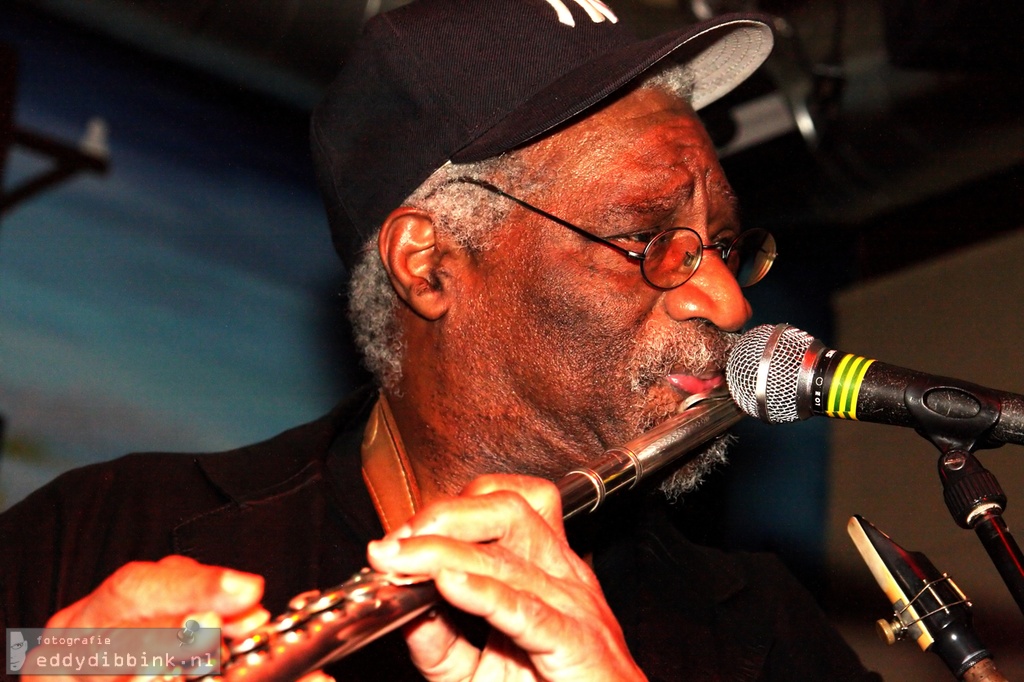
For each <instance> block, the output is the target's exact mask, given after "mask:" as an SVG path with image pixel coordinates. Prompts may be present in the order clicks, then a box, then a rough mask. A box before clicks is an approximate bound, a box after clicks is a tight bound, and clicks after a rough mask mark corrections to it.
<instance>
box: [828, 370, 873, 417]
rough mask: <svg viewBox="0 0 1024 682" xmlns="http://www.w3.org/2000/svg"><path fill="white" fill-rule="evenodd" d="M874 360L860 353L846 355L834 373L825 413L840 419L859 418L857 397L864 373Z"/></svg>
mask: <svg viewBox="0 0 1024 682" xmlns="http://www.w3.org/2000/svg"><path fill="white" fill-rule="evenodd" d="M872 362H874V360H869V359H867V358H864V357H861V356H859V355H850V354H847V355H844V356H843V359H842V360H840V361H839V364H838V365H837V366H836V371H835V374H833V375H832V385H831V386H830V387H829V390H828V402H827V404H828V409H826V410H825V414H827V415H828V416H829V417H838V418H840V419H857V398H858V396H860V387H861V384H862V383H863V382H864V375H865V374H867V371H868V367H870V366H871V363H872Z"/></svg>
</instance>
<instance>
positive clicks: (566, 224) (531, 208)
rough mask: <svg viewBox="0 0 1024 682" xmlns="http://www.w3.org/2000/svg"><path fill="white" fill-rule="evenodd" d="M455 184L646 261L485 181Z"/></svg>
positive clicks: (466, 179) (472, 180)
mask: <svg viewBox="0 0 1024 682" xmlns="http://www.w3.org/2000/svg"><path fill="white" fill-rule="evenodd" d="M455 182H466V183H469V184H470V185H476V186H477V187H482V188H484V189H486V190H487V191H489V192H494V193H495V194H498V195H500V196H503V197H505V198H506V199H508V200H509V201H514V202H516V203H517V204H519V205H520V206H522V207H523V208H525V209H526V210H528V211H533V212H534V213H536V214H537V215H540V216H543V217H545V218H547V219H548V220H550V221H552V222H555V223H558V224H559V225H561V226H562V227H565V228H568V229H570V230H572V231H573V232H575V233H576V234H578V235H580V236H581V237H585V238H587V239H590V240H592V241H595V242H599V243H601V244H604V245H606V246H610V247H611V248H613V249H615V250H616V251H618V252H619V253H621V254H622V255H624V256H627V257H629V258H635V259H636V260H641V261H642V260H643V259H644V254H642V253H637V252H636V251H630V250H629V249H627V248H624V247H622V246H619V245H618V244H616V243H615V242H613V241H609V240H607V239H604V238H602V237H598V236H597V235H596V234H591V233H590V232H587V231H586V230H584V229H583V228H581V227H576V226H575V225H573V224H572V223H570V222H569V221H567V220H562V219H561V218H559V217H558V216H556V215H553V214H551V213H548V212H547V211H545V210H544V209H542V208H537V207H536V206H534V205H532V204H529V203H527V202H525V201H523V200H522V199H520V198H519V197H514V196H512V195H511V194H509V193H508V192H505V191H503V190H501V189H498V188H497V187H495V186H494V185H492V184H491V183H489V182H486V181H485V180H477V179H476V178H457V179H456V180H455Z"/></svg>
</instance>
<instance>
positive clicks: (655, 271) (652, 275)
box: [452, 177, 778, 291]
mask: <svg viewBox="0 0 1024 682" xmlns="http://www.w3.org/2000/svg"><path fill="white" fill-rule="evenodd" d="M452 182H465V183H468V184H471V185H476V186H477V187H482V188H483V189H485V190H487V191H488V192H493V193H494V194H497V195H499V196H502V197H505V198H506V199H509V200H511V201H514V202H515V203H517V204H519V205H520V206H522V207H523V208H525V209H527V210H529V211H533V212H534V213H536V214H538V215H541V216H543V217H545V218H547V219H548V220H550V221H552V222H555V223H558V224H559V225H561V226H562V227H566V228H568V229H570V230H572V231H573V232H575V233H576V234H578V235H580V236H581V237H585V238H586V239H589V240H591V241H595V242H597V243H599V244H604V245H605V246H607V247H609V248H612V249H614V250H616V251H618V252H619V253H621V254H622V255H624V256H626V257H627V258H632V259H633V260H638V261H640V274H641V275H643V278H644V281H646V282H647V283H648V284H650V285H651V286H652V287H654V288H655V289H662V290H665V291H667V290H669V289H675V288H676V287H678V286H681V285H682V284H684V283H685V282H686V281H687V280H688V279H690V278H691V277H693V273H695V272H697V268H699V267H700V264H701V259H702V258H703V256H704V251H705V250H709V249H710V250H713V251H718V252H719V254H720V255H721V257H722V261H723V262H724V263H725V265H726V267H728V268H729V271H730V272H732V274H733V276H734V277H735V278H736V281H737V282H738V283H739V285H740V286H741V287H749V286H751V285H754V284H757V283H758V282H760V281H761V280H762V279H764V276H765V275H766V274H768V271H769V270H770V269H771V267H772V263H773V262H774V261H775V257H776V256H777V255H778V252H777V251H776V249H775V237H773V236H772V234H771V233H770V232H768V231H767V230H762V229H760V228H755V229H752V230H747V231H745V232H742V233H740V235H739V236H738V237H736V238H735V239H732V240H730V241H727V242H726V241H722V242H715V243H714V244H704V243H703V240H702V239H701V237H700V235H699V234H697V232H696V231H695V230H692V229H690V228H689V227H672V228H669V229H667V230H663V231H661V232H659V233H658V234H656V235H654V237H652V238H651V239H650V241H648V242H647V244H646V246H644V248H643V250H642V251H630V250H629V249H627V248H624V247H622V246H620V245H619V244H616V243H615V242H614V241H612V240H611V239H605V238H604V237H598V236H597V235H596V234H592V233H590V232H587V231H586V230H584V229H583V228H580V227H576V226H575V225H573V224H572V223H570V222H568V221H567V220H562V219H561V218H559V217H558V216H556V215H552V214H551V213H548V212H547V211H545V210H543V209H540V208H537V207H536V206H533V205H531V204H528V203H526V202H525V201H523V200H522V199H519V198H517V197H514V196H512V195H511V194H509V193H508V192H505V191H504V190H501V189H498V188H497V187H495V186H494V185H492V184H491V183H489V182H486V181H484V180H477V179H476V178H468V177H464V178H456V179H455V180H453V181H452ZM612 239H615V238H614V237H613V238H612Z"/></svg>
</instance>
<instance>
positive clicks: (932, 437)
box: [905, 382, 1024, 614]
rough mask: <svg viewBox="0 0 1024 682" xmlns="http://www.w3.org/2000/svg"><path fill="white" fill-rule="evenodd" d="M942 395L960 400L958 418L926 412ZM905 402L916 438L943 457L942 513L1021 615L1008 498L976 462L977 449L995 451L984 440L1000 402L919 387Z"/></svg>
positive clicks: (1019, 559) (1021, 558) (1019, 569)
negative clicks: (980, 550) (976, 546)
mask: <svg viewBox="0 0 1024 682" xmlns="http://www.w3.org/2000/svg"><path fill="white" fill-rule="evenodd" d="M942 392H945V393H946V394H947V395H955V396H956V397H957V398H958V401H957V402H956V403H951V404H955V405H956V406H957V408H958V409H957V410H955V412H956V413H954V414H944V413H939V412H936V411H934V410H933V409H932V408H931V407H930V406H929V402H930V400H929V398H930V397H932V396H934V395H935V394H936V393H942ZM943 397H946V396H943ZM905 402H906V404H907V408H908V410H909V411H910V414H911V415H913V417H914V419H915V420H916V422H917V432H918V433H919V434H921V435H922V436H924V437H925V438H927V439H928V440H929V441H931V442H932V444H933V445H935V447H937V448H938V449H939V452H940V453H942V454H941V455H940V457H939V461H938V469H939V478H940V479H941V481H942V487H943V498H944V499H945V502H946V508H947V509H949V513H950V514H951V515H952V516H953V520H954V521H955V522H956V524H957V525H958V526H960V527H961V528H965V529H973V530H974V532H975V533H976V534H977V536H978V538H979V539H980V540H981V543H982V545H983V546H984V547H985V551H987V552H988V555H989V558H991V559H992V563H993V564H994V565H995V567H996V570H998V571H999V575H1000V576H1002V578H1003V582H1005V583H1006V587H1007V589H1009V590H1010V594H1011V595H1012V596H1013V599H1014V601H1015V602H1016V603H1017V608H1019V609H1020V610H1021V613H1022V614H1024V555H1022V554H1021V550H1020V547H1019V546H1018V545H1017V542H1016V541H1015V540H1014V538H1013V536H1012V535H1011V534H1010V531H1009V530H1008V529H1007V527H1006V522H1005V521H1004V520H1003V516H1002V514H1003V509H1005V508H1006V493H1004V492H1003V489H1002V487H1001V486H1000V485H999V481H997V480H996V477H995V476H993V475H992V473H991V472H990V471H989V470H988V469H986V468H985V467H984V466H982V464H981V462H979V461H978V458H977V457H975V456H974V451H975V450H977V449H979V448H984V447H993V444H992V443H991V442H989V441H987V440H986V435H987V434H988V433H989V432H990V431H991V430H992V428H993V427H994V426H995V425H996V423H997V422H998V421H999V414H1000V402H999V399H998V397H997V396H996V395H994V393H990V392H989V391H988V390H986V389H982V388H981V387H977V388H976V389H975V390H973V391H972V392H971V393H969V394H968V393H966V392H964V391H963V389H962V388H956V389H947V388H944V387H941V386H939V387H936V386H935V385H934V384H931V385H929V384H926V383H924V382H921V383H920V384H919V385H912V386H910V387H909V388H908V390H907V393H906V396H905Z"/></svg>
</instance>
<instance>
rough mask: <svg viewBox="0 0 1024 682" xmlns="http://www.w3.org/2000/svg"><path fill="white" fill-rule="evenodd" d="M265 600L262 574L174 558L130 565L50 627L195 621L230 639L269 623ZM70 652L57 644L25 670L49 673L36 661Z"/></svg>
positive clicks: (61, 614) (172, 624)
mask: <svg viewBox="0 0 1024 682" xmlns="http://www.w3.org/2000/svg"><path fill="white" fill-rule="evenodd" d="M262 597H263V578H262V577H260V576H258V575H253V574H251V573H241V572H239V571H234V570H231V569H228V568H221V567H218V566H205V565H203V564H200V563H199V562H197V561H195V560H193V559H189V558H187V557H182V556H169V557H165V558H163V559H161V560H160V561H158V562H155V563H152V562H132V563H129V564H125V565H124V566H122V567H121V568H119V569H118V570H117V571H115V572H114V573H113V574H112V575H111V576H110V577H109V578H107V579H106V580H105V581H103V582H102V583H101V584H100V586H99V587H97V588H96V589H95V590H94V591H93V592H92V593H91V594H89V595H87V596H86V597H83V598H82V599H80V600H79V601H77V602H75V603H74V604H72V605H70V606H68V607H67V608H65V609H63V610H61V611H58V612H57V613H56V614H54V615H53V617H51V618H50V620H49V621H48V622H47V623H46V627H47V628H94V629H97V630H99V631H100V632H102V631H104V630H107V629H109V628H175V629H180V628H182V627H184V626H185V623H186V621H188V620H195V621H197V622H198V623H199V624H200V625H201V626H202V627H204V628H221V633H222V634H223V635H224V636H225V637H229V638H231V637H238V636H240V635H243V634H245V633H247V632H249V631H250V630H252V629H254V628H256V627H259V626H260V625H263V624H264V623H266V622H267V620H269V617H270V614H269V613H268V612H267V610H266V609H264V608H263V607H262V606H261V605H260V600H261V599H262ZM66 652H67V649H66V648H61V647H59V646H57V645H50V646H45V645H44V646H41V647H38V648H36V649H33V650H32V651H31V652H30V653H29V659H28V660H27V661H26V667H25V670H24V672H30V671H31V672H34V673H36V674H38V673H42V672H45V670H44V669H39V670H34V669H32V662H33V661H35V660H37V657H40V656H42V657H43V658H46V657H48V656H49V655H51V654H54V653H57V654H63V653H66ZM218 654H219V652H218ZM51 679H52V678H51ZM67 679H69V680H71V679H77V678H67ZM91 679H92V680H97V678H95V677H94V678H91Z"/></svg>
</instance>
